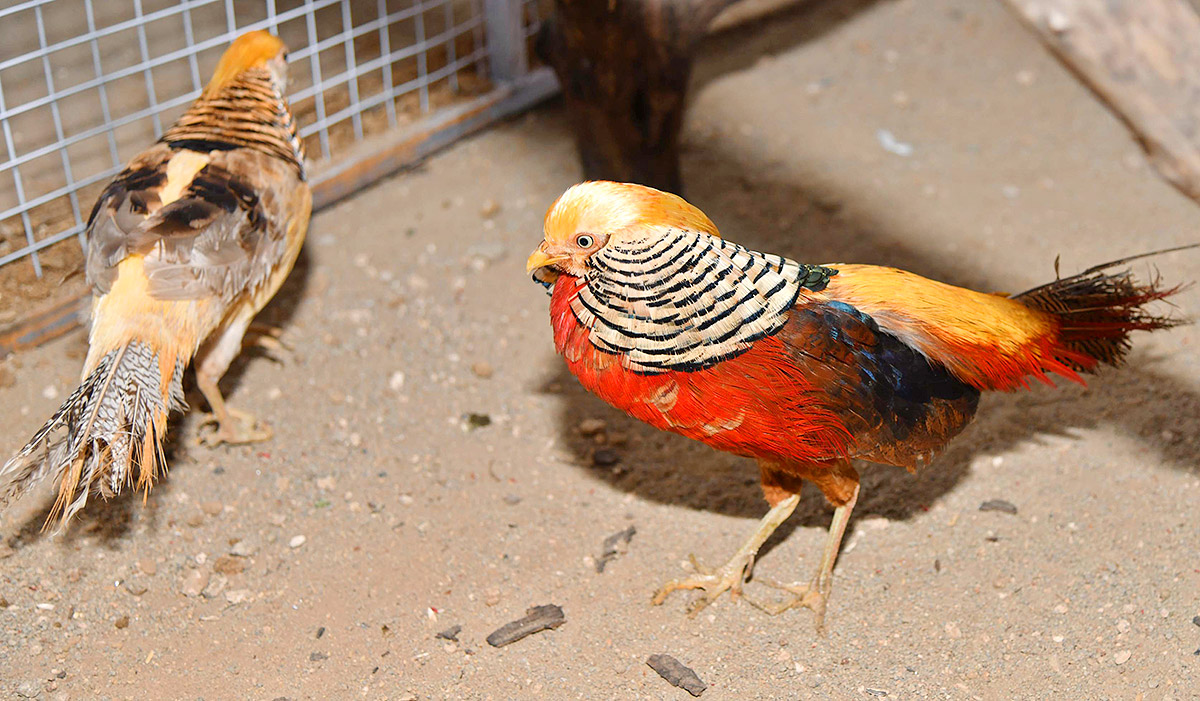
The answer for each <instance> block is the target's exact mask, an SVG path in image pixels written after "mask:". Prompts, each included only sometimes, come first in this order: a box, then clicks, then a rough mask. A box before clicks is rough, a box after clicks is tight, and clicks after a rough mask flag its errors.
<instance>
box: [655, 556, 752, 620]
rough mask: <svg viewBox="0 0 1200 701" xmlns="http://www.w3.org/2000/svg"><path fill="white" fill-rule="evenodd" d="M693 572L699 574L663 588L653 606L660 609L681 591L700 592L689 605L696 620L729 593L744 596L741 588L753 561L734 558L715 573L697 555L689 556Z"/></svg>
mask: <svg viewBox="0 0 1200 701" xmlns="http://www.w3.org/2000/svg"><path fill="white" fill-rule="evenodd" d="M688 560H690V561H691V563H692V568H693V569H694V570H695V571H696V573H695V574H693V575H692V576H690V577H684V578H682V579H673V580H671V581H669V582H667V583H666V584H664V585H663V586H662V587H661V588H660V589H659V590H658V591H657V592H656V593H655V594H654V598H653V599H652V600H651V602H652V603H653V604H654V605H655V606H658V605H660V604H662V603H663V602H664V601H666V600H667V597H668V596H670V595H671V592H674V591H677V590H680V589H700V590H702V591H703V594H701V595H700V596H697V597H694V598H693V599H692V600H691V601H690V602H688V605H687V613H688V617H690V618H695V617H696V616H697V615H698V614H699V613H700V612H701V611H703V610H704V609H705V608H706V607H707V606H708V605H709V604H711V603H713V602H714V601H716V600H717V598H718V597H720V596H721V594H724V593H725V592H726V591H728V592H729V596H730V597H731V598H735V599H736V598H737V597H739V596H741V595H742V584H743V582H745V580H746V575H747V574H748V573H749V572H750V568H751V567H752V566H753V564H754V560H753V558H750V559H748V560H747V559H743V558H734V559H733V560H730V561H729V562H727V563H725V564H724V565H723V566H721V567H719V568H716V569H713V568H711V567H707V566H705V565H703V564H701V562H700V561H699V560H697V559H696V556H695V555H688Z"/></svg>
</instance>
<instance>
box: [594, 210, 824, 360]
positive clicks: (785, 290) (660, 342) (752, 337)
mask: <svg viewBox="0 0 1200 701" xmlns="http://www.w3.org/2000/svg"><path fill="white" fill-rule="evenodd" d="M836 274H837V271H836V270H832V269H830V268H823V267H820V266H815V265H805V264H803V263H797V262H795V261H792V260H788V259H787V258H783V257H781V256H777V255H772V254H767V253H759V252H757V251H751V250H749V249H747V248H744V247H742V246H739V245H737V244H734V243H729V242H728V241H725V240H723V239H721V238H719V237H717V236H712V235H709V234H705V233H699V232H695V231H688V230H681V229H674V228H673V229H668V230H667V231H666V232H665V233H657V232H656V233H655V234H654V235H647V236H646V237H643V238H632V239H631V238H626V237H622V238H621V239H619V240H618V239H614V240H612V241H610V242H609V243H608V245H606V246H605V247H604V248H602V249H601V250H599V251H597V252H596V253H595V254H594V255H592V256H591V257H590V258H589V259H588V270H587V275H586V282H587V284H586V285H584V286H582V287H581V288H580V290H579V293H578V295H577V296H576V297H575V298H574V299H573V300H572V301H571V311H572V312H573V313H574V315H575V318H576V319H577V320H578V321H579V323H580V324H582V325H583V326H585V327H587V328H589V329H590V334H589V337H590V340H591V343H592V345H594V346H595V347H596V348H597V349H598V350H600V351H603V352H606V353H614V354H618V355H620V356H621V358H622V362H623V363H624V365H625V367H626V368H628V369H629V370H632V371H634V372H639V373H643V374H657V373H662V372H666V371H671V370H676V371H694V370H700V369H703V368H706V367H709V366H711V365H714V364H716V363H718V362H720V361H722V360H725V359H728V358H731V357H733V356H736V355H739V354H740V353H742V352H744V351H746V350H747V349H749V348H750V346H751V345H753V343H754V342H755V341H756V340H758V339H760V338H763V337H764V336H769V335H772V334H774V333H776V332H778V331H779V330H780V329H781V328H783V325H784V324H785V323H786V322H787V318H788V312H789V310H791V308H792V306H793V305H794V304H795V303H796V299H797V297H798V296H799V294H800V289H801V288H808V289H812V290H820V289H823V288H824V287H825V285H826V283H827V282H828V280H829V277H830V276H832V275H836Z"/></svg>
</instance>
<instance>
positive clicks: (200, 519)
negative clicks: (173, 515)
mask: <svg viewBox="0 0 1200 701" xmlns="http://www.w3.org/2000/svg"><path fill="white" fill-rule="evenodd" d="M186 523H187V525H189V526H191V527H192V528H199V527H200V526H203V525H204V514H188V517H187V522H186Z"/></svg>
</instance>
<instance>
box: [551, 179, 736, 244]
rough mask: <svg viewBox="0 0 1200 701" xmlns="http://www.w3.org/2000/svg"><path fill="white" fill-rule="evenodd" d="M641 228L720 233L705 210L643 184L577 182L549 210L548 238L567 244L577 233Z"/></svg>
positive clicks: (611, 234) (613, 232)
mask: <svg viewBox="0 0 1200 701" xmlns="http://www.w3.org/2000/svg"><path fill="white" fill-rule="evenodd" d="M642 227H656V228H663V227H667V228H672V227H673V228H680V229H686V230H688V231H696V232H701V233H705V234H711V235H713V236H720V234H719V233H718V232H717V227H716V225H715V224H713V223H712V221H711V220H709V218H708V217H707V216H705V214H704V212H701V211H700V210H699V209H696V208H695V207H693V206H692V205H690V204H688V202H687V200H684V199H683V198H682V197H679V196H678V195H672V194H671V193H669V192H662V191H661V190H655V189H654V188H651V187H646V186H644V185H634V184H632V183H614V182H609V181H606V180H595V181H591V182H586V183H580V184H578V185H575V186H574V187H572V188H571V189H569V190H567V191H566V192H564V193H563V194H562V196H561V197H559V198H558V200H557V201H555V203H554V204H553V205H551V207H550V209H549V211H547V212H546V221H545V237H546V241H547V242H548V243H551V244H555V243H564V242H566V241H567V240H568V239H570V238H572V237H573V236H575V235H576V234H578V233H582V232H590V233H593V234H601V233H602V234H607V235H609V236H618V235H620V234H621V233H622V232H627V231H628V232H632V231H634V230H637V229H640V228H642Z"/></svg>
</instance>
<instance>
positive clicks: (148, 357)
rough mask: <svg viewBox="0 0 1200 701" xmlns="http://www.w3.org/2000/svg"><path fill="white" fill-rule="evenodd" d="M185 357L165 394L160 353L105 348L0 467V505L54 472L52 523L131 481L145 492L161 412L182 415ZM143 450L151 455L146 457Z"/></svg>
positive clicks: (157, 453) (135, 346)
mask: <svg viewBox="0 0 1200 701" xmlns="http://www.w3.org/2000/svg"><path fill="white" fill-rule="evenodd" d="M186 364H187V360H186V358H179V359H177V360H176V362H175V364H174V365H175V366H174V371H173V372H172V377H171V379H170V382H169V383H168V384H167V391H166V393H165V395H164V392H163V391H162V382H161V377H160V374H159V358H158V353H157V352H156V351H155V350H154V349H153V348H152V347H151V346H149V345H148V344H145V343H143V342H141V341H132V342H130V343H129V344H128V345H126V346H124V347H122V348H118V349H115V350H112V351H110V352H109V353H107V354H106V355H105V356H104V357H102V358H101V359H100V362H99V363H98V364H97V365H96V367H95V369H93V370H92V372H91V373H89V374H88V376H87V377H86V378H84V380H83V382H82V383H80V385H79V387H77V388H76V389H75V391H73V392H72V393H71V396H69V397H68V398H67V400H66V401H65V402H63V404H62V406H61V407H59V409H58V411H56V412H55V413H54V415H53V416H52V417H50V420H49V421H47V422H46V424H45V425H44V426H42V428H41V429H39V430H38V432H37V433H35V434H34V436H33V438H32V439H31V440H30V441H29V442H28V443H27V444H26V445H25V447H24V448H22V449H21V450H20V452H18V453H17V454H16V455H15V456H14V457H13V458H12V459H10V460H9V461H8V462H7V463H5V464H4V467H3V468H0V503H8V502H11V501H12V500H14V499H16V498H18V497H20V496H21V495H22V494H24V493H25V492H27V491H29V490H30V489H31V488H33V487H34V486H35V485H37V484H38V483H39V482H41V481H42V480H43V479H45V478H46V477H47V476H49V475H51V474H53V476H54V479H55V480H56V482H57V492H58V498H57V500H56V501H55V505H54V508H53V511H52V512H51V519H53V518H54V517H55V516H56V515H61V517H62V523H64V524H65V523H66V522H67V521H69V520H70V518H71V517H72V516H73V515H74V514H75V513H76V512H77V511H79V510H80V509H81V508H83V507H84V505H85V504H87V500H88V497H89V496H90V495H92V494H100V495H102V496H104V497H105V498H107V497H110V496H112V495H114V494H117V493H119V492H120V491H121V490H122V489H123V488H124V486H125V485H127V484H130V483H132V482H134V481H135V480H136V482H137V484H138V486H145V487H148V486H149V484H150V482H151V481H152V480H153V479H154V478H155V476H156V474H157V472H158V469H159V466H161V465H165V463H164V462H163V460H162V455H161V446H160V441H161V439H162V436H163V434H164V433H165V431H166V421H167V414H168V413H169V412H170V411H173V410H183V409H184V408H185V407H186V402H185V401H184V396H183V385H182V378H183V371H184V368H185V367H186ZM147 452H149V454H147Z"/></svg>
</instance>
